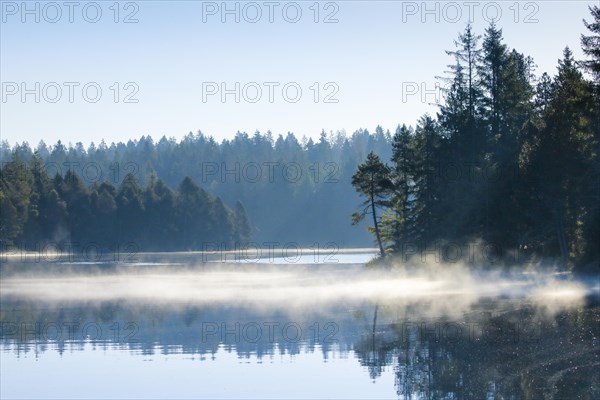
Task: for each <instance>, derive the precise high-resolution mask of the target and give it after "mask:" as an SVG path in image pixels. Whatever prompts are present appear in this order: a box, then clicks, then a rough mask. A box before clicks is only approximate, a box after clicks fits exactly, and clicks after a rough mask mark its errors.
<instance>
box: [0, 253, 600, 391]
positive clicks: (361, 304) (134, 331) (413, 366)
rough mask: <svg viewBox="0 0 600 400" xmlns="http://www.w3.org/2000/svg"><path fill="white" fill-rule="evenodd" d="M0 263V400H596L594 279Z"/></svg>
mask: <svg viewBox="0 0 600 400" xmlns="http://www.w3.org/2000/svg"><path fill="white" fill-rule="evenodd" d="M371 256H372V254H370V253H367V252H348V253H345V254H337V255H336V259H335V260H333V261H332V260H327V262H324V260H323V259H322V258H321V259H315V258H314V257H313V256H312V255H311V256H310V257H309V256H307V257H305V258H304V259H301V260H294V261H295V262H294V263H290V262H289V259H288V260H286V259H283V258H280V259H277V258H275V259H271V260H268V259H267V260H265V259H262V260H259V261H258V262H253V263H247V262H237V263H235V262H234V263H232V262H230V261H229V262H228V263H222V262H220V261H219V260H212V262H208V263H199V262H198V261H197V259H196V257H194V256H191V255H189V254H185V253H181V254H152V255H141V256H140V257H139V258H138V259H137V260H136V262H128V263H122V264H119V265H115V264H111V263H102V264H100V263H98V264H94V263H89V262H83V263H77V262H69V263H57V262H54V263H47V264H44V263H39V262H37V263H31V262H26V261H25V262H24V261H22V260H19V261H17V260H8V262H5V263H4V262H3V265H2V271H1V272H2V276H1V281H0V289H1V291H0V300H1V301H2V302H1V307H0V322H1V329H2V330H1V332H0V335H1V336H0V357H1V360H0V361H1V363H0V397H1V398H2V399H9V398H127V397H134V398H161V399H162V398H356V399H359V398H360V399H369V398H377V399H381V398H401V399H404V398H414V399H421V398H426V399H438V398H449V399H485V398H528V397H530V398H561V399H562V398H564V399H566V398H569V399H570V398H584V399H585V398H589V399H592V398H600V376H599V374H598V372H597V371H598V370H600V351H599V347H598V346H599V340H598V339H599V337H600V335H599V326H600V311H599V309H600V307H599V305H598V280H597V278H595V279H594V278H586V277H578V278H577V279H575V278H574V277H572V276H570V275H568V274H550V273H531V272H529V273H506V272H504V273H499V272H496V273H492V272H482V271H479V272H472V271H468V270H466V269H462V268H458V267H456V266H451V267H447V268H444V269H442V270H440V269H437V270H435V271H429V270H428V271H425V270H421V269H419V268H416V269H415V270H413V271H410V272H397V271H384V272H381V271H372V270H367V269H366V268H365V266H364V263H365V262H366V261H367V260H368V259H369V258H370V257H371Z"/></svg>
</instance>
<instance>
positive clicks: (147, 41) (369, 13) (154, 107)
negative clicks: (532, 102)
mask: <svg viewBox="0 0 600 400" xmlns="http://www.w3.org/2000/svg"><path fill="white" fill-rule="evenodd" d="M591 4H593V2H591V1H571V0H569V1H533V2H532V1H519V2H518V1H496V2H493V1H456V2H434V1H430V2H422V1H416V2H411V1H335V2H326V1H323V2H318V3H316V2H315V1H312V0H311V1H296V2H287V1H268V0H267V1H257V2H235V1H229V2H227V3H223V2H221V1H218V2H202V1H168V2H167V1H136V2H119V3H115V2H114V1H97V2H86V1H74V2H70V3H69V2H65V1H57V2H54V3H52V2H50V3H48V2H28V3H25V7H23V3H22V2H21V1H16V2H13V1H2V2H1V10H2V21H1V31H0V59H1V61H0V68H1V70H0V72H1V81H2V99H1V100H2V102H1V103H0V106H1V107H2V109H1V115H0V121H1V122H0V130H1V138H2V140H5V139H6V140H8V141H9V143H10V144H11V145H12V144H14V143H15V142H16V141H19V142H21V141H28V142H29V143H30V144H31V145H32V146H35V145H37V143H38V142H39V141H40V140H42V139H43V140H44V141H45V142H46V143H48V144H51V143H54V142H56V140H58V139H61V140H63V142H65V143H68V142H72V143H76V142H79V141H81V142H83V143H84V145H86V146H87V145H88V144H89V143H90V142H91V141H94V142H95V143H96V144H97V143H98V142H99V141H100V140H101V139H102V138H104V139H105V140H106V142H107V143H109V144H110V142H112V141H127V140H128V139H134V138H139V137H140V136H141V135H151V136H152V137H153V138H154V139H155V140H158V139H159V138H160V137H161V136H162V135H166V136H167V137H171V136H173V137H175V138H177V139H179V138H181V137H182V136H183V135H185V134H187V133H188V132H190V131H193V132H196V131H198V130H202V132H204V133H206V134H210V135H212V136H214V137H215V138H216V139H218V140H220V139H223V138H228V137H232V136H233V135H234V134H235V132H236V131H238V130H240V131H246V132H248V133H253V132H254V131H256V130H259V131H261V132H266V131H267V130H271V131H272V132H273V134H274V135H277V134H279V133H282V134H285V133H286V132H288V131H292V132H294V133H295V134H296V135H297V136H299V137H301V136H303V135H306V136H313V137H315V136H317V135H318V134H319V133H320V132H321V130H322V129H325V130H326V131H328V132H329V131H331V130H333V131H336V130H342V129H345V130H346V131H347V132H348V133H351V132H353V131H355V130H357V129H359V128H368V129H369V130H372V129H374V128H375V126H377V125H378V124H381V125H382V126H383V127H384V128H389V129H393V128H394V127H395V126H396V125H397V124H398V123H407V124H414V122H415V121H416V119H417V118H418V117H419V116H420V115H422V114H423V113H425V112H430V113H434V112H435V110H436V107H434V106H432V105H430V104H429V103H432V102H434V101H435V84H436V82H437V80H436V78H435V77H436V76H440V75H443V73H444V71H445V70H446V69H447V68H446V65H447V64H449V63H452V62H453V60H452V58H451V57H450V56H447V55H446V53H445V52H444V50H451V49H453V48H454V44H453V40H454V39H455V38H456V37H457V35H458V33H459V32H461V31H463V30H464V28H465V26H466V24H467V22H468V21H469V18H471V19H472V22H473V25H474V28H475V31H476V32H477V33H478V34H482V33H483V30H484V29H485V27H486V26H487V25H488V21H490V20H491V19H493V18H496V20H497V24H498V25H499V26H500V27H502V28H503V33H504V38H505V43H506V44H507V45H508V46H509V47H511V48H513V47H514V48H516V49H517V50H518V51H520V52H523V53H525V54H526V55H531V56H532V57H533V58H534V60H535V62H536V64H537V65H538V69H537V74H538V75H541V73H542V72H544V71H547V72H549V73H551V74H554V72H555V71H556V65H557V60H558V59H559V58H560V57H561V55H562V49H563V48H564V47H565V46H566V45H569V46H570V47H571V48H572V50H573V51H574V53H575V56H576V58H581V57H582V52H581V49H580V42H579V38H580V35H581V33H584V32H585V31H586V30H585V27H584V26H583V23H582V19H584V18H586V19H588V20H589V19H590V13H589V12H588V9H587V7H588V5H591ZM228 11H231V12H230V13H227V12H228ZM236 18H238V19H239V22H236ZM36 19H37V20H38V21H36ZM223 19H224V22H223ZM115 21H117V22H115ZM126 21H128V22H129V23H126ZM253 21H254V22H253ZM315 21H316V22H315ZM326 21H327V22H326ZM236 83H237V85H239V86H236ZM236 87H237V88H239V89H237V90H236ZM84 88H85V89H84ZM284 88H285V89H284ZM223 89H225V90H228V91H229V92H225V93H226V94H225V96H224V97H222V94H223ZM298 89H300V90H301V94H299V92H298ZM424 89H426V90H431V91H432V92H431V93H430V94H426V95H425V98H423V96H422V94H424V93H423V90H424ZM98 90H100V91H101V93H100V92H98ZM259 93H260V97H259ZM317 94H318V97H316V96H317ZM59 95H60V96H59ZM236 95H238V96H239V102H236ZM36 97H38V98H37V99H36ZM36 100H38V101H39V102H36ZM336 100H337V102H332V101H336ZM132 101H137V102H132Z"/></svg>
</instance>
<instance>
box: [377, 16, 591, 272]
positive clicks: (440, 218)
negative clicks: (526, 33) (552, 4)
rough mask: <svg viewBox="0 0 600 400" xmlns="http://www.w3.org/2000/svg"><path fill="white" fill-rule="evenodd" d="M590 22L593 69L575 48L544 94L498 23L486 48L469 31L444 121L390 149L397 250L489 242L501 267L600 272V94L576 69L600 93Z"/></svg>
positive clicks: (387, 237) (386, 236) (399, 136)
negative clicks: (527, 264)
mask: <svg viewBox="0 0 600 400" xmlns="http://www.w3.org/2000/svg"><path fill="white" fill-rule="evenodd" d="M590 11H591V12H592V15H593V17H594V22H591V23H587V22H586V24H585V25H586V27H587V28H588V29H589V30H590V31H591V32H592V33H593V34H596V36H593V35H592V36H582V46H583V49H584V53H585V54H586V55H587V56H589V59H588V60H587V61H585V62H582V63H577V62H576V61H575V60H574V59H573V55H572V53H571V51H570V50H569V49H568V48H566V49H565V51H564V54H563V58H562V59H561V60H559V63H558V73H557V75H556V76H555V77H554V78H551V77H550V75H548V74H546V73H544V74H543V75H542V76H541V77H540V78H539V79H538V80H537V85H535V84H534V82H535V81H536V80H535V77H534V75H533V69H534V63H533V61H532V60H531V58H529V57H526V56H524V55H523V54H521V53H519V52H517V51H516V50H514V49H513V50H509V49H508V48H507V46H506V45H505V44H504V43H503V39H502V30H501V29H499V28H498V27H496V26H495V25H494V24H492V25H491V26H490V27H489V28H488V29H487V30H486V32H485V35H484V38H483V43H482V48H481V49H479V48H478V47H477V39H478V37H477V36H475V35H474V34H473V33H472V31H471V26H467V28H466V30H465V32H464V33H463V34H461V35H459V39H458V40H457V41H455V44H456V46H457V49H456V50H455V51H449V52H447V53H448V54H449V55H451V56H453V57H454V63H453V64H451V65H450V66H449V67H450V71H449V73H450V76H449V77H448V78H446V79H447V80H448V82H449V83H450V84H449V86H448V89H447V90H446V92H445V102H444V103H443V104H442V105H440V111H439V113H438V121H439V122H436V121H435V120H433V119H432V118H430V117H428V116H425V117H423V118H421V120H420V121H419V122H418V124H417V127H416V129H415V130H414V132H412V131H410V130H408V129H407V128H406V127H402V128H398V130H397V132H396V135H395V136H394V138H393V142H392V157H391V161H392V163H393V168H392V173H391V178H392V182H393V189H392V191H391V197H390V201H389V202H388V201H385V202H380V205H381V206H383V208H384V210H382V211H380V213H381V215H382V216H383V217H382V223H381V237H382V240H383V242H385V243H386V244H387V246H388V248H389V249H391V250H392V251H394V252H398V253H402V251H403V248H404V246H405V245H406V244H408V245H411V246H416V247H417V248H418V249H420V250H423V249H431V248H434V247H435V245H436V243H440V242H442V243H444V242H449V241H452V242H454V243H466V242H469V241H472V240H483V242H484V243H485V244H488V245H492V246H493V248H494V251H495V252H496V253H498V254H496V255H497V256H506V255H508V254H509V253H510V254H522V253H523V252H528V253H529V254H528V255H531V254H533V255H535V256H539V257H552V258H554V259H555V260H558V261H559V262H558V263H557V264H559V265H561V266H563V267H565V268H567V267H573V266H579V267H581V266H584V265H587V266H589V265H593V264H594V263H595V265H596V268H597V263H598V258H599V257H600V245H599V243H600V211H599V208H600V167H599V153H600V151H599V150H600V147H599V132H600V107H599V106H598V105H599V104H600V92H599V91H598V90H597V88H598V86H595V85H594V82H593V81H588V80H586V79H585V78H584V76H583V74H582V72H581V71H580V70H579V68H578V65H582V66H583V67H584V68H585V69H586V70H587V71H588V72H590V73H591V75H592V76H593V78H594V79H595V80H596V83H597V79H598V44H599V43H598V37H597V34H598V33H599V32H600V30H599V28H598V26H599V25H598V18H599V16H600V14H599V11H598V7H591V8H590ZM386 195H387V192H386ZM375 233H377V232H375ZM510 260H512V261H516V262H519V261H522V259H518V258H517V259H515V258H510Z"/></svg>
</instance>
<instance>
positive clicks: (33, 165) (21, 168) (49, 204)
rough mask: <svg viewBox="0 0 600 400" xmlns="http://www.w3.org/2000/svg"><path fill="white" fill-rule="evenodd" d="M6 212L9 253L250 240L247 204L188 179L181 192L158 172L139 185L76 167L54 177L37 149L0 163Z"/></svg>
mask: <svg viewBox="0 0 600 400" xmlns="http://www.w3.org/2000/svg"><path fill="white" fill-rule="evenodd" d="M0 217H1V221H2V224H1V225H0V244H2V248H3V249H4V251H6V250H7V249H9V248H10V247H12V246H14V247H19V248H24V249H32V250H39V249H40V248H42V247H43V246H44V244H47V243H52V244H53V245H56V246H61V245H64V244H66V243H70V244H71V245H73V244H74V243H78V244H79V246H83V247H85V246H88V245H90V244H92V243H93V244H94V245H95V246H100V248H114V247H115V246H122V245H126V244H134V245H135V249H136V250H202V249H204V247H205V245H206V243H211V244H213V245H212V246H211V249H215V246H220V247H227V248H231V247H233V246H235V245H239V246H243V245H245V244H247V243H248V242H250V241H251V240H252V227H251V224H250V220H249V218H248V216H247V214H246V211H245V209H244V206H243V205H242V203H241V202H239V201H238V202H236V203H235V206H234V208H233V209H231V208H230V207H228V206H227V205H225V203H224V202H223V201H222V200H221V199H220V198H219V197H214V196H212V195H211V194H209V193H208V192H206V191H205V190H204V189H202V188H201V187H200V186H198V185H197V184H196V183H195V182H194V181H193V180H192V179H191V178H189V177H185V178H184V179H183V180H182V181H181V182H180V184H179V185H178V187H177V190H176V191H173V190H171V189H170V188H169V187H168V186H167V185H166V184H165V183H164V182H163V181H162V180H161V179H159V178H158V177H157V176H156V175H151V176H150V177H149V178H148V180H147V184H146V185H145V186H141V185H140V184H139V182H138V181H137V179H136V178H135V176H134V175H133V174H131V173H128V174H126V175H125V176H124V178H123V179H122V181H121V182H120V184H119V185H118V187H115V186H114V185H113V184H112V183H111V182H110V181H109V180H105V181H102V182H100V183H99V182H95V183H94V184H92V185H91V186H89V187H88V186H86V185H85V184H84V182H83V180H82V178H81V177H80V176H79V175H78V174H77V173H76V172H74V171H72V170H68V171H67V172H66V173H65V174H64V176H63V175H62V174H58V173H57V174H55V176H54V177H50V176H49V175H48V169H47V168H44V165H43V161H42V159H41V157H40V156H39V155H38V154H33V155H32V157H31V159H30V160H29V162H27V163H26V162H25V161H23V160H21V159H20V158H19V155H18V153H16V154H15V155H14V157H13V158H12V160H11V161H9V162H6V163H4V165H3V166H2V168H1V169H0Z"/></svg>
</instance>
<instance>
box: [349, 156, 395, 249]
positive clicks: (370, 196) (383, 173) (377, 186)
mask: <svg viewBox="0 0 600 400" xmlns="http://www.w3.org/2000/svg"><path fill="white" fill-rule="evenodd" d="M390 174H391V171H390V169H389V167H388V166H387V165H385V164H384V163H382V162H381V159H380V158H379V156H377V155H376V154H375V153H373V152H370V153H369V155H368V156H367V159H366V160H365V162H364V163H362V164H360V165H359V166H358V170H357V171H356V173H355V174H354V175H353V176H352V186H354V189H356V191H357V192H358V193H359V194H360V195H361V196H363V197H365V198H366V199H365V200H364V202H363V203H362V207H363V208H362V209H361V210H360V211H359V212H356V213H354V214H352V222H353V224H357V223H358V222H360V221H361V220H362V219H363V218H364V217H365V215H367V214H371V216H372V217H373V232H374V233H375V237H376V238H377V244H378V246H379V250H380V255H381V258H384V257H385V249H384V246H383V241H382V238H381V232H380V229H379V225H380V217H378V216H377V209H378V208H381V207H388V206H389V205H390V201H389V198H390V195H391V193H392V190H393V187H394V186H393V183H392V180H391V177H390Z"/></svg>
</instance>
